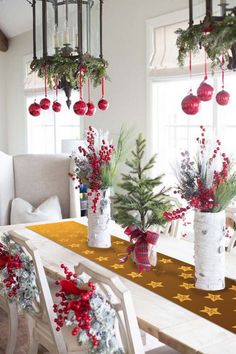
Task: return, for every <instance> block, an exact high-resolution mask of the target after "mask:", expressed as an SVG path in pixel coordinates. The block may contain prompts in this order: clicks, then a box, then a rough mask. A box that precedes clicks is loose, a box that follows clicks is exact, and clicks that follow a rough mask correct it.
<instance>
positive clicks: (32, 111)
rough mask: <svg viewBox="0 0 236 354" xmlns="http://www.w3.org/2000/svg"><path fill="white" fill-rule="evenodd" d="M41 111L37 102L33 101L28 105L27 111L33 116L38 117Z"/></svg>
mask: <svg viewBox="0 0 236 354" xmlns="http://www.w3.org/2000/svg"><path fill="white" fill-rule="evenodd" d="M40 112H41V107H40V105H39V104H38V103H36V102H34V103H32V104H31V105H30V106H29V113H30V114H31V115H32V116H34V117H38V116H39V115H40Z"/></svg>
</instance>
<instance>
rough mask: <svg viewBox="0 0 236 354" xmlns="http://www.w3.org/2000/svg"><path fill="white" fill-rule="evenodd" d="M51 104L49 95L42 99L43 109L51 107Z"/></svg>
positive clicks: (41, 105)
mask: <svg viewBox="0 0 236 354" xmlns="http://www.w3.org/2000/svg"><path fill="white" fill-rule="evenodd" d="M50 104H51V102H50V100H49V99H48V98H47V97H45V98H43V99H42V100H41V101H40V107H41V108H42V109H45V110H46V109H49V107H50Z"/></svg>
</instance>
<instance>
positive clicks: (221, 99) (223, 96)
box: [216, 90, 230, 106]
mask: <svg viewBox="0 0 236 354" xmlns="http://www.w3.org/2000/svg"><path fill="white" fill-rule="evenodd" d="M229 98H230V94H229V93H228V92H227V91H225V90H221V91H220V92H218V93H217V95H216V102H217V103H218V104H219V105H221V106H226V105H227V104H228V103H229Z"/></svg>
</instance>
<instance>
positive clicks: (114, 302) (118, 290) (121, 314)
mask: <svg viewBox="0 0 236 354" xmlns="http://www.w3.org/2000/svg"><path fill="white" fill-rule="evenodd" d="M75 272H76V273H77V274H82V273H85V274H87V275H88V277H89V278H90V280H91V281H92V282H93V283H95V285H96V286H97V287H98V288H99V290H100V291H101V292H102V294H103V296H104V297H105V298H106V300H107V301H108V302H109V303H110V305H111V306H112V308H114V309H115V311H116V314H117V321H116V322H117V329H118V330H117V331H116V333H117V339H119V340H120V341H121V344H122V346H123V350H124V352H125V353H129V354H135V353H139V354H144V349H143V344H142V339H141V334H140V330H139V326H138V321H137V317H136V314H135V310H134V306H133V302H132V298H131V293H130V291H129V290H128V289H126V288H125V286H124V285H123V284H122V282H121V281H120V279H119V278H118V276H110V274H106V273H105V272H104V269H103V270H101V272H99V271H97V270H96V271H94V270H92V269H91V267H90V266H89V265H88V263H87V262H81V263H79V265H78V266H77V267H75Z"/></svg>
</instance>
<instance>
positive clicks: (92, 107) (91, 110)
mask: <svg viewBox="0 0 236 354" xmlns="http://www.w3.org/2000/svg"><path fill="white" fill-rule="evenodd" d="M87 107H88V110H87V112H86V116H90V117H91V116H93V115H94V114H95V113H96V106H95V105H94V104H93V103H92V102H91V96H90V79H89V78H88V103H87Z"/></svg>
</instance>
